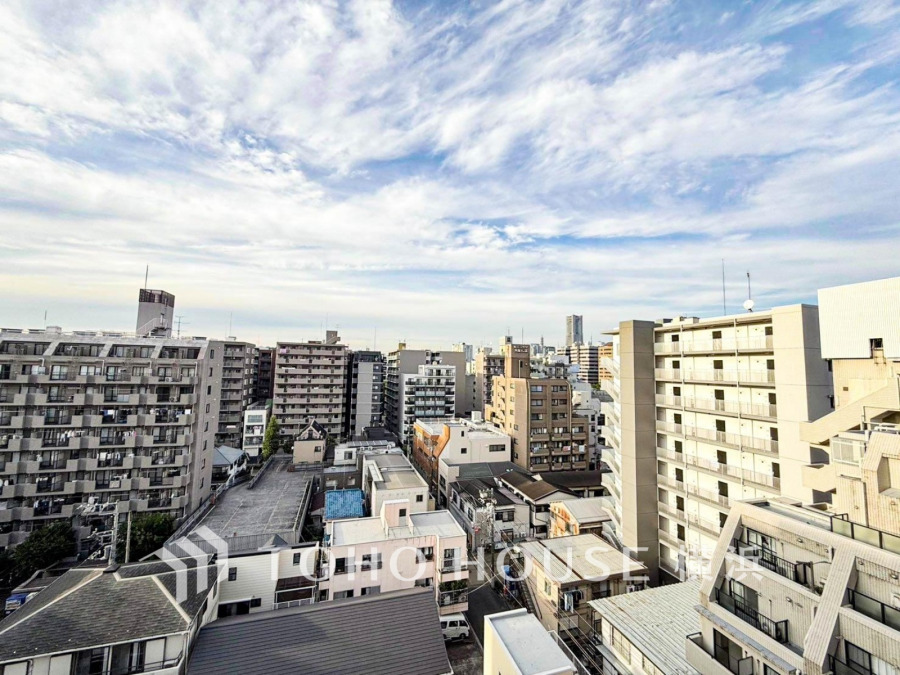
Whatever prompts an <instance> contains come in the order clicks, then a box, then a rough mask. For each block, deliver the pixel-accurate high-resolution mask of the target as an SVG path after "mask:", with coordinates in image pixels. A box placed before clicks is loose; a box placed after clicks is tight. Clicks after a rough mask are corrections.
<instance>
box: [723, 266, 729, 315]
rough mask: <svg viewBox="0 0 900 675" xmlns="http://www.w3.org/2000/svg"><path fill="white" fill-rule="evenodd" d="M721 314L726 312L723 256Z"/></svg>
mask: <svg viewBox="0 0 900 675" xmlns="http://www.w3.org/2000/svg"><path fill="white" fill-rule="evenodd" d="M722 314H728V310H727V309H725V258H722Z"/></svg>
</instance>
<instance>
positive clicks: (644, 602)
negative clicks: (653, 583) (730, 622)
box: [590, 578, 707, 675]
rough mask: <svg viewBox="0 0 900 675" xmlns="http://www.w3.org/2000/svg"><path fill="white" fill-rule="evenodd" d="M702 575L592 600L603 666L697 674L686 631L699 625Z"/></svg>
mask: <svg viewBox="0 0 900 675" xmlns="http://www.w3.org/2000/svg"><path fill="white" fill-rule="evenodd" d="M699 592H700V579H699V578H697V579H691V580H689V581H685V582H683V583H678V584H668V585H666V586H660V587H659V588H648V589H645V590H643V591H637V592H636V593H626V594H624V595H617V596H614V597H611V598H604V599H602V600H592V601H591V602H590V605H591V608H592V609H593V611H594V638H595V639H594V640H593V643H594V645H596V649H597V652H598V653H599V661H600V663H599V664H598V665H599V666H601V667H602V668H603V669H604V670H603V672H615V673H621V674H622V675H626V674H627V675H675V674H676V673H677V674H678V675H696V673H698V672H702V673H706V672H707V671H705V670H704V671H697V670H695V669H694V667H692V666H691V664H690V663H688V660H687V657H686V656H685V649H684V639H685V636H686V635H690V634H693V633H696V632H697V631H698V630H699V629H700V618H699V616H698V615H697V610H696V606H697V595H698V593H699Z"/></svg>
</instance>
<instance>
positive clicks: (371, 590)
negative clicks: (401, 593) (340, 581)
mask: <svg viewBox="0 0 900 675" xmlns="http://www.w3.org/2000/svg"><path fill="white" fill-rule="evenodd" d="M379 593H381V586H366V587H365V588H363V589H362V590H361V591H360V592H359V594H360V595H378V594H379Z"/></svg>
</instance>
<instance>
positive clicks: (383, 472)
mask: <svg viewBox="0 0 900 675" xmlns="http://www.w3.org/2000/svg"><path fill="white" fill-rule="evenodd" d="M365 465H368V466H369V467H370V471H371V473H372V480H373V481H374V482H375V484H376V486H377V487H378V488H379V489H382V490H396V489H400V488H411V487H417V488H427V487H428V484H427V483H426V482H425V480H424V479H423V478H422V476H420V475H419V472H418V471H416V470H415V469H414V468H413V466H412V464H410V463H409V460H408V459H407V458H406V457H405V456H404V455H402V454H400V453H389V454H385V455H367V456H366V459H365ZM373 465H374V468H372V467H373Z"/></svg>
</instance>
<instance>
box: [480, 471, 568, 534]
mask: <svg viewBox="0 0 900 675" xmlns="http://www.w3.org/2000/svg"><path fill="white" fill-rule="evenodd" d="M497 482H498V484H499V485H500V486H501V487H505V488H507V489H508V490H509V491H510V492H512V493H513V494H514V495H516V496H517V497H519V498H520V499H521V500H522V501H524V502H525V503H526V504H527V505H528V511H529V514H530V515H529V521H530V528H531V536H534V537H546V536H547V532H548V530H549V526H550V504H552V503H553V502H559V501H565V500H569V499H578V496H577V495H574V494H572V493H571V492H569V491H568V490H565V489H563V488H558V487H556V486H555V485H553V484H552V483H549V482H547V481H545V480H540V479H539V478H535V477H534V476H532V475H531V474H523V473H519V472H512V471H511V472H509V473H506V474H503V475H502V476H498V477H497Z"/></svg>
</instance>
